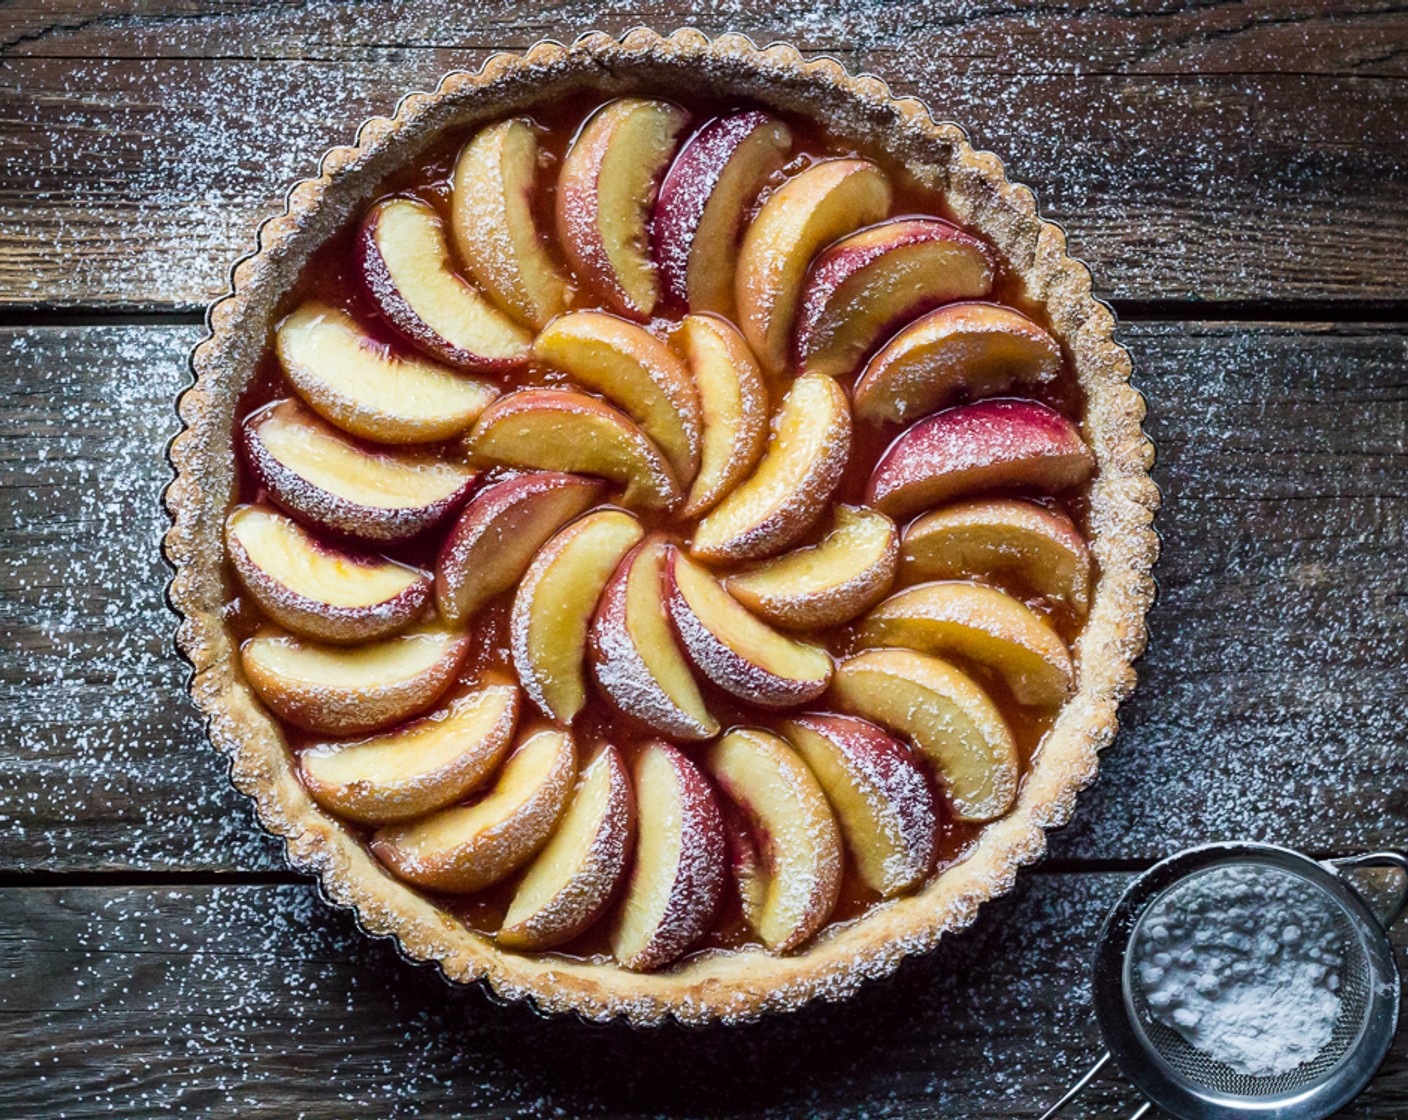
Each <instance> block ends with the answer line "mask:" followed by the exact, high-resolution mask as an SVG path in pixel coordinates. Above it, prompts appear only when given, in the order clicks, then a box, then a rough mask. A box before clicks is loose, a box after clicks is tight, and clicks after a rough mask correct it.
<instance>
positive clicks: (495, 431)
mask: <svg viewBox="0 0 1408 1120" xmlns="http://www.w3.org/2000/svg"><path fill="white" fill-rule="evenodd" d="M469 448H470V451H471V452H472V453H473V454H474V455H475V456H477V457H478V458H479V459H480V460H481V461H484V462H488V463H494V464H497V465H499V466H504V467H521V468H524V469H528V470H549V471H567V472H572V473H577V474H588V475H595V476H597V477H600V478H604V479H606V480H607V481H609V482H614V483H616V484H617V485H618V486H623V487H625V493H624V494H623V495H622V497H621V501H622V502H623V503H624V504H626V505H628V506H631V507H633V508H640V509H672V508H674V507H675V506H676V505H678V504H679V502H680V499H681V498H682V497H683V494H682V492H681V490H680V483H679V479H677V478H676V477H675V472H674V471H673V470H672V469H671V467H670V464H669V461H668V460H667V459H666V458H665V454H664V452H663V451H661V450H660V448H659V446H658V445H657V444H656V443H655V441H654V440H652V439H651V438H650V437H649V436H648V435H646V434H645V433H644V432H643V431H641V430H640V426H639V425H637V424H636V422H635V421H634V420H632V419H631V418H630V417H629V416H627V415H626V414H625V413H624V412H621V411H620V410H618V409H615V408H612V407H611V406H610V405H609V404H607V403H606V402H605V401H600V400H597V398H595V397H589V396H588V395H587V394H586V393H577V392H570V391H566V390H562V389H520V390H518V392H516V393H509V394H508V396H506V397H500V398H499V399H498V400H497V401H495V402H494V403H493V404H491V405H490V406H489V407H488V408H486V409H485V410H484V414H483V415H482V416H480V417H479V420H478V422H477V423H476V424H475V425H474V430H473V431H471V432H470V433H469Z"/></svg>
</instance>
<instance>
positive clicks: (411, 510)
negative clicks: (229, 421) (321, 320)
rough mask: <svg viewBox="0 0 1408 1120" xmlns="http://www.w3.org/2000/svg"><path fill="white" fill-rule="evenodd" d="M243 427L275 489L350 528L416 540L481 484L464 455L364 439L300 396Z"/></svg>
mask: <svg viewBox="0 0 1408 1120" xmlns="http://www.w3.org/2000/svg"><path fill="white" fill-rule="evenodd" d="M243 433H244V448H245V456H246V458H247V460H248V462H249V466H250V469H251V470H252V471H253V472H254V476H255V478H256V479H258V481H259V483H260V485H262V486H263V487H264V488H265V489H266V490H268V492H269V496H270V497H271V498H273V500H274V501H275V502H276V503H277V504H278V505H279V506H281V507H283V508H284V509H286V510H288V512H289V513H292V514H294V515H296V516H297V517H299V518H300V519H302V520H304V521H307V522H311V523H312V524H314V525H317V526H320V527H321V528H324V529H327V530H328V531H330V532H333V533H337V534H340V535H342V536H348V537H357V538H359V539H361V540H365V541H378V542H383V543H389V542H393V541H404V540H409V539H410V538H412V537H415V536H418V535H419V534H421V533H423V532H425V531H426V530H428V529H431V528H433V527H434V526H435V525H437V524H439V523H440V522H441V521H443V520H444V519H445V518H446V517H448V516H449V515H450V514H452V513H453V512H454V511H455V510H457V509H458V508H459V507H460V506H461V505H462V504H463V502H464V500H465V498H466V497H468V495H469V492H470V490H471V489H472V488H473V486H474V479H475V472H474V470H472V469H471V468H470V467H469V466H467V465H465V464H463V463H457V462H454V461H452V460H449V459H446V458H443V457H442V456H439V455H436V454H433V453H430V452H425V451H412V450H409V449H400V450H396V451H391V450H386V449H381V448H374V447H371V446H369V445H367V444H363V443H360V442H358V441H356V440H353V439H351V438H349V437H347V436H345V435H343V434H342V433H341V432H339V431H337V429H335V428H333V427H332V426H331V425H330V424H327V423H325V422H324V421H323V420H322V419H320V418H319V417H318V416H316V415H315V414H314V413H312V412H310V411H309V410H308V409H306V408H304V407H303V406H302V405H301V404H299V403H298V402H297V401H294V400H282V401H276V402H274V403H273V404H270V405H266V406H265V407H264V408H261V409H259V410H258V411H256V412H253V413H251V414H250V415H249V416H247V417H246V418H245V421H244V428H243Z"/></svg>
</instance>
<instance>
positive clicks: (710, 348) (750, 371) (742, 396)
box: [675, 315, 768, 517]
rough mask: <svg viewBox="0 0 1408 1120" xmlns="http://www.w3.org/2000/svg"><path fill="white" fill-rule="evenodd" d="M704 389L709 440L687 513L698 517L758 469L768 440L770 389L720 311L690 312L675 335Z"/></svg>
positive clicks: (701, 391) (705, 430) (706, 438)
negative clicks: (754, 469)
mask: <svg viewBox="0 0 1408 1120" xmlns="http://www.w3.org/2000/svg"><path fill="white" fill-rule="evenodd" d="M675 341H676V344H677V345H678V346H679V347H680V348H681V349H682V350H683V351H684V354H685V357H686V358H687V359H688V361H689V368H690V371H691V372H692V373H693V374H694V383H695V385H696V386H697V387H698V390H699V403H700V407H701V410H702V424H703V437H702V438H703V444H702V447H701V450H700V457H699V473H698V474H697V475H695V476H694V485H693V486H692V487H690V491H689V494H688V496H687V497H686V499H685V505H684V509H682V510H681V511H680V516H681V517H698V516H699V515H700V514H703V513H707V512H708V511H709V510H711V509H713V508H714V506H716V505H717V504H718V503H719V501H720V500H721V499H722V498H723V497H724V496H725V495H726V494H728V493H729V491H731V490H732V489H733V488H734V487H735V486H737V485H738V484H739V483H740V482H742V481H743V479H744V478H746V477H747V476H748V473H749V472H750V471H752V469H753V467H754V466H755V465H756V464H757V462H758V457H759V456H760V455H762V453H763V448H764V447H765V446H766V445H767V438H768V390H767V385H766V384H765V383H764V382H763V373H762V370H760V369H759V368H758V363H757V362H756V361H755V360H754V359H753V352H752V351H751V350H749V349H748V344H747V343H746V342H744V341H743V336H742V335H741V334H739V333H738V328H737V327H735V326H734V325H733V324H732V323H730V322H728V321H727V320H725V319H720V318H718V317H717V316H715V315H688V316H686V317H685V319H684V320H683V322H681V323H680V326H679V331H678V333H677V334H676V335H675Z"/></svg>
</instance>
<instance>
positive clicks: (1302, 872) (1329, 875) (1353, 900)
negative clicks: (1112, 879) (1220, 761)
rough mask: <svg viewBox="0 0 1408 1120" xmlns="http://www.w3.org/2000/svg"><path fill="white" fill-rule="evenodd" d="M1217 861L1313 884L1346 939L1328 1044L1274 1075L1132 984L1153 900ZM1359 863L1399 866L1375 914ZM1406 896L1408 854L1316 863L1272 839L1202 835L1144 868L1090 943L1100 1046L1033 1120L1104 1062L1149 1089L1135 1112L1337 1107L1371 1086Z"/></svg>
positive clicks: (1277, 1116)
mask: <svg viewBox="0 0 1408 1120" xmlns="http://www.w3.org/2000/svg"><path fill="white" fill-rule="evenodd" d="M1224 868H1237V869H1238V870H1239V871H1240V872H1241V873H1243V874H1245V875H1250V876H1265V877H1272V876H1275V877H1291V878H1293V879H1294V880H1295V881H1296V884H1297V888H1298V889H1302V890H1306V891H1313V892H1314V893H1315V897H1316V900H1317V904H1319V903H1323V908H1324V911H1325V914H1326V917H1327V920H1328V921H1330V922H1331V923H1332V926H1333V930H1334V932H1335V934H1337V935H1338V940H1339V941H1340V942H1341V944H1342V947H1343V958H1342V963H1341V969H1340V987H1339V989H1338V993H1337V994H1338V995H1339V999H1340V1007H1339V1013H1338V1017H1337V1018H1336V1020H1335V1023H1334V1027H1333V1030H1332V1032H1331V1035H1330V1038H1329V1040H1328V1042H1326V1044H1325V1045H1324V1046H1323V1047H1322V1048H1321V1049H1320V1050H1319V1052H1318V1053H1317V1054H1315V1056H1314V1057H1313V1058H1311V1059H1310V1060H1309V1061H1306V1062H1305V1063H1303V1064H1302V1065H1299V1066H1296V1067H1295V1068H1293V1069H1290V1070H1287V1071H1285V1072H1281V1073H1278V1074H1276V1075H1274V1076H1266V1077H1262V1076H1253V1075H1251V1074H1248V1073H1244V1072H1242V1071H1240V1070H1238V1069H1236V1068H1234V1067H1233V1066H1231V1065H1228V1064H1224V1063H1223V1062H1221V1061H1218V1060H1217V1059H1215V1058H1213V1057H1210V1056H1209V1055H1208V1054H1206V1053H1204V1052H1203V1051H1202V1050H1200V1049H1198V1048H1197V1047H1195V1046H1194V1045H1193V1044H1192V1043H1190V1042H1189V1041H1188V1040H1187V1039H1185V1038H1184V1036H1183V1035H1182V1034H1181V1033H1180V1032H1179V1031H1177V1030H1174V1029H1173V1028H1172V1027H1169V1026H1166V1025H1165V1024H1164V1023H1163V1022H1162V1021H1161V1020H1160V1018H1159V1017H1158V1016H1157V1015H1156V1014H1155V1013H1154V1011H1153V1010H1152V1009H1151V1008H1150V1006H1149V1004H1148V1002H1147V999H1146V995H1145V991H1144V986H1143V985H1142V984H1140V983H1138V982H1137V981H1136V973H1135V961H1134V958H1135V956H1136V953H1135V947H1136V942H1137V939H1138V938H1139V937H1140V936H1141V934H1142V933H1143V932H1144V927H1145V923H1146V922H1148V921H1149V920H1150V917H1151V915H1153V914H1155V912H1156V910H1157V907H1158V904H1159V903H1160V901H1161V900H1164V899H1169V898H1176V897H1178V896H1179V895H1181V893H1182V892H1184V891H1185V890H1187V888H1188V887H1189V886H1190V885H1191V884H1193V883H1195V882H1196V881H1197V880H1198V879H1200V878H1202V877H1203V876H1207V875H1210V874H1211V873H1212V872H1215V871H1217V870H1219V869H1224ZM1357 868H1366V869H1367V868H1396V869H1397V870H1398V871H1399V872H1401V873H1402V876H1403V882H1402V884H1401V885H1400V886H1399V888H1398V890H1397V893H1396V896H1395V898H1394V899H1393V901H1392V903H1391V904H1390V905H1389V906H1388V907H1387V908H1386V911H1385V913H1384V914H1383V915H1382V916H1376V915H1375V914H1374V913H1373V911H1371V910H1370V908H1369V906H1368V905H1367V904H1366V903H1365V901H1364V899H1363V898H1362V897H1361V896H1360V895H1359V893H1358V891H1356V890H1355V889H1354V888H1353V887H1352V886H1351V885H1350V884H1349V883H1348V882H1347V881H1346V879H1345V878H1344V877H1343V873H1344V872H1346V871H1349V870H1353V869H1357ZM1405 901H1408V857H1405V856H1403V855H1401V854H1399V853H1397V852H1382V853H1376V854H1374V855H1369V856H1358V857H1354V858H1351V859H1345V860H1333V861H1329V862H1326V863H1320V862H1317V861H1316V860H1313V859H1310V858H1309V857H1307V856H1303V855H1301V854H1300V853H1298V852H1293V851H1290V850H1289V849H1286V848H1278V847H1274V846H1272V845H1269V844H1253V843H1237V844H1210V845H1206V846H1204V847H1199V848H1192V849H1190V850H1188V851H1185V852H1182V853H1180V854H1178V855H1176V856H1173V857H1171V858H1169V859H1166V860H1164V861H1163V862H1162V863H1159V864H1157V865H1155V866H1154V867H1152V868H1150V869H1149V870H1148V871H1147V872H1145V873H1144V874H1143V875H1141V876H1140V877H1139V878H1138V879H1136V880H1135V881H1134V883H1132V884H1131V885H1130V887H1129V888H1128V889H1127V890H1126V891H1125V893H1124V895H1123V897H1122V898H1121V899H1120V901H1119V902H1118V903H1117V904H1116V906H1115V908H1114V910H1113V911H1111V913H1110V916H1109V917H1108V918H1107V919H1106V921H1105V925H1104V928H1103V929H1102V930H1101V933H1100V938H1099V941H1098V942H1097V944H1096V950H1095V960H1094V971H1093V975H1092V991H1093V996H1094V1003H1095V1013H1096V1017H1097V1019H1098V1021H1099V1024H1100V1030H1101V1033H1102V1034H1103V1035H1104V1038H1105V1043H1106V1045H1107V1047H1108V1048H1109V1052H1108V1053H1107V1054H1106V1055H1105V1056H1104V1057H1103V1058H1101V1059H1100V1061H1099V1062H1097V1063H1096V1064H1095V1066H1094V1067H1093V1068H1092V1069H1091V1070H1090V1071H1089V1072H1087V1074H1086V1075H1085V1076H1084V1077H1082V1078H1081V1080H1080V1081H1079V1082H1078V1083H1077V1084H1076V1085H1075V1086H1073V1087H1072V1089H1071V1090H1070V1091H1069V1092H1068V1093H1067V1094H1066V1095H1065V1096H1063V1097H1062V1098H1061V1100H1060V1101H1058V1102H1057V1103H1056V1104H1055V1105H1054V1106H1053V1107H1052V1108H1051V1109H1050V1110H1048V1111H1047V1112H1046V1114H1045V1115H1044V1116H1043V1117H1042V1118H1041V1120H1049V1118H1050V1117H1053V1116H1055V1115H1056V1114H1057V1113H1058V1112H1060V1111H1061V1110H1062V1109H1063V1108H1064V1107H1065V1106H1066V1105H1067V1104H1068V1103H1069V1102H1070V1101H1071V1100H1073V1099H1074V1098H1075V1097H1076V1096H1077V1095H1078V1094H1079V1093H1080V1091H1081V1090H1082V1089H1083V1088H1084V1087H1085V1086H1086V1085H1087V1084H1089V1082H1090V1081H1091V1080H1092V1079H1093V1078H1094V1077H1095V1075H1096V1074H1097V1073H1098V1072H1099V1071H1100V1069H1101V1068H1102V1067H1103V1066H1104V1065H1105V1063H1106V1062H1108V1061H1110V1060H1113V1061H1114V1062H1115V1064H1116V1065H1118V1066H1119V1068H1120V1069H1121V1070H1122V1071H1123V1072H1124V1074H1125V1075H1126V1076H1127V1077H1128V1078H1129V1079H1130V1080H1131V1081H1132V1082H1134V1084H1135V1085H1136V1086H1137V1087H1138V1088H1139V1090H1140V1091H1141V1092H1142V1093H1143V1094H1144V1096H1145V1098H1146V1103H1145V1104H1144V1105H1143V1106H1142V1107H1141V1108H1140V1109H1139V1111H1138V1112H1136V1113H1135V1116H1136V1117H1139V1116H1143V1115H1144V1114H1145V1113H1146V1112H1147V1111H1148V1110H1149V1109H1150V1108H1151V1107H1152V1106H1157V1107H1158V1108H1160V1109H1162V1110H1163V1111H1164V1112H1166V1113H1167V1114H1168V1115H1170V1116H1173V1117H1176V1118H1177V1120H1233V1118H1248V1117H1250V1118H1256V1120H1316V1118H1321V1117H1326V1116H1329V1115H1330V1114H1332V1113H1334V1112H1335V1111H1337V1110H1338V1109H1340V1108H1342V1107H1343V1106H1344V1105H1345V1104H1347V1103H1348V1102H1349V1101H1351V1100H1352V1099H1353V1098H1354V1097H1355V1096H1357V1095H1358V1094H1359V1093H1360V1091H1362V1090H1363V1088H1364V1087H1365V1086H1366V1085H1367V1084H1368V1083H1369V1081H1370V1080H1371V1079H1372V1077H1373V1076H1374V1073H1375V1072H1376V1071H1377V1070H1378V1068H1379V1066H1380V1065H1381V1064H1382V1062H1383V1060H1384V1057H1385V1056H1386V1055H1387V1053H1388V1049H1389V1046H1390V1045H1391V1043H1392V1041H1393V1035H1394V1031H1395V1030H1396V1028H1397V1025H1398V1010H1399V979H1398V969H1397V966H1396V963H1395V960H1394V954H1393V947H1392V945H1391V943H1390V941H1389V938H1388V933H1387V927H1388V926H1389V925H1390V924H1391V923H1392V921H1393V920H1394V918H1396V917H1397V916H1398V913H1399V912H1400V911H1401V910H1402V909H1403V907H1404V904H1405Z"/></svg>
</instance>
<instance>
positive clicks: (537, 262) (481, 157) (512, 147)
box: [450, 118, 572, 329]
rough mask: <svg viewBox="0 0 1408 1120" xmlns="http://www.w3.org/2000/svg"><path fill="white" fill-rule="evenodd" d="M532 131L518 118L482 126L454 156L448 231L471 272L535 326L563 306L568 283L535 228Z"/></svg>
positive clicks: (535, 156) (510, 310) (568, 292)
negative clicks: (485, 126) (455, 156)
mask: <svg viewBox="0 0 1408 1120" xmlns="http://www.w3.org/2000/svg"><path fill="white" fill-rule="evenodd" d="M537 179H538V138H537V135H536V133H535V132H534V128H533V125H532V123H531V122H529V121H526V120H523V119H521V118H515V119H513V120H507V121H501V122H499V123H498V124H495V125H490V126H489V127H488V128H485V129H481V130H480V131H479V132H478V133H476V134H475V135H474V137H473V138H472V139H471V140H470V141H469V143H468V144H466V145H465V146H464V148H463V149H461V151H460V154H459V158H458V159H456V161H455V174H454V188H453V190H452V192H451V195H450V232H451V234H452V235H453V236H454V241H455V248H457V249H458V250H459V253H460V259H461V260H463V261H464V263H465V267H466V268H467V269H468V270H469V274H470V276H472V277H473V278H474V282H475V283H476V284H478V285H479V286H480V287H481V288H482V289H484V291H485V292H486V293H487V294H488V296H489V298H490V299H492V300H493V301H494V302H495V303H497V304H498V305H499V306H500V307H501V308H503V309H504V310H505V311H507V312H508V313H509V314H510V315H512V316H514V317H515V318H517V319H518V320H519V321H520V322H524V323H527V324H529V325H530V326H532V327H533V328H535V329H541V328H542V327H543V325H544V324H545V323H546V322H547V321H548V320H549V319H551V318H552V317H553V316H554V315H560V314H562V312H564V311H566V310H567V305H568V303H569V302H570V301H571V298H572V285H571V283H570V282H569V281H568V279H567V277H565V276H564V275H563V274H562V271H561V269H559V268H558V266H557V264H556V263H555V262H554V261H553V259H552V254H551V253H549V252H548V249H547V245H546V241H545V239H544V236H543V234H542V232H541V231H540V230H539V229H538V222H537V218H536V217H535V211H534V201H533V200H534V196H535V195H536V193H537Z"/></svg>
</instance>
